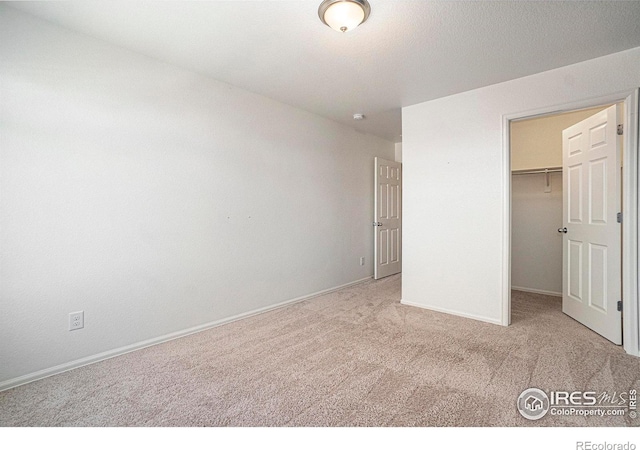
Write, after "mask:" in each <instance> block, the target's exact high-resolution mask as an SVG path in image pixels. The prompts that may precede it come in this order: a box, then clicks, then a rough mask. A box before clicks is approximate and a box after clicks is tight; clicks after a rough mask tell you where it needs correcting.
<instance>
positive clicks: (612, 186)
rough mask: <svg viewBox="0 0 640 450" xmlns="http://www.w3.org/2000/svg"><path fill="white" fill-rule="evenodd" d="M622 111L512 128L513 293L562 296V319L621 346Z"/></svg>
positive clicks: (600, 110)
mask: <svg viewBox="0 0 640 450" xmlns="http://www.w3.org/2000/svg"><path fill="white" fill-rule="evenodd" d="M622 107H623V105H622V104H620V105H617V106H616V105H605V106H603V107H597V108H590V109H586V110H580V111H572V112H565V113H562V114H553V115H549V116H544V117H536V118H532V119H521V120H516V121H512V122H511V129H510V136H511V165H512V174H513V176H512V181H511V193H512V195H511V221H512V231H511V278H512V289H513V290H515V291H524V292H533V293H538V294H544V295H551V296H557V297H561V298H562V305H563V312H565V314H567V315H568V316H570V317H572V318H574V319H575V320H577V321H578V322H580V323H582V324H583V325H585V326H587V327H588V328H590V329H592V330H593V331H595V332H597V333H599V334H601V335H602V336H604V337H606V338H607V339H609V340H610V341H612V342H613V343H615V344H618V345H619V344H621V343H622V317H621V314H620V312H619V311H617V304H616V303H617V301H618V300H619V299H620V297H621V295H620V290H621V283H622V280H621V273H620V271H621V266H622V259H621V255H620V244H621V236H620V229H621V225H620V224H618V223H616V214H617V213H618V212H620V211H621V208H622V205H621V204H620V189H619V186H620V180H621V177H622V173H621V172H620V171H619V170H618V167H619V163H620V161H619V156H620V154H621V152H620V149H621V146H620V144H621V142H620V140H621V138H619V137H618V136H617V135H616V125H617V123H618V118H617V116H618V115H620V114H616V113H617V112H618V110H620V111H621V108H622ZM607 121H608V122H607ZM607 123H608V127H607V126H606V125H607ZM603 125H604V128H603ZM587 147H588V148H587ZM567 164H568V165H567ZM563 165H564V167H563ZM607 180H610V182H609V183H606V181H607ZM569 205H570V206H569ZM567 227H568V228H567ZM567 233H568V234H567ZM605 278H606V279H605Z"/></svg>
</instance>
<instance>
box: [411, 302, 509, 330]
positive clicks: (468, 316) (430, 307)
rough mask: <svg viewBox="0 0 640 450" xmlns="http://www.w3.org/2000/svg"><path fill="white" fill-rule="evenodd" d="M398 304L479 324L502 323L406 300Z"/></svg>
mask: <svg viewBox="0 0 640 450" xmlns="http://www.w3.org/2000/svg"><path fill="white" fill-rule="evenodd" d="M400 303H401V304H403V305H407V306H415V307H417V308H422V309H428V310H429V311H436V312H440V313H445V314H451V315H454V316H459V317H464V318H467V319H473V320H479V321H480V322H487V323H491V324H493V325H501V326H502V322H501V321H500V320H499V319H492V318H491V317H486V316H478V315H475V314H469V313H464V312H460V311H455V310H452V309H447V308H436V307H433V306H425V305H421V304H418V303H413V302H408V301H406V300H400Z"/></svg>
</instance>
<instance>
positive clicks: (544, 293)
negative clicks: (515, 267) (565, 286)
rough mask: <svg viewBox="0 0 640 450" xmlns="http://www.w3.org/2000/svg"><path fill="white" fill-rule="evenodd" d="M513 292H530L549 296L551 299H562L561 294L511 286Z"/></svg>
mask: <svg viewBox="0 0 640 450" xmlns="http://www.w3.org/2000/svg"><path fill="white" fill-rule="evenodd" d="M511 289H512V290H514V291H522V292H531V293H532V294H542V295H551V296H553V297H562V292H554V291H545V290H542V289H532V288H524V287H520V286H511Z"/></svg>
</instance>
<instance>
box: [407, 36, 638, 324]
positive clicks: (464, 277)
mask: <svg viewBox="0 0 640 450" xmlns="http://www.w3.org/2000/svg"><path fill="white" fill-rule="evenodd" d="M638 86H640V48H635V49H631V50H628V51H624V52H620V53H616V54H611V55H607V56H604V57H601V58H597V59H594V60H590V61H585V62H582V63H578V64H574V65H571V66H567V67H563V68H560V69H556V70H552V71H548V72H544V73H540V74H536V75H532V76H529V77H525V78H520V79H517V80H512V81H509V82H505V83H500V84H496V85H493V86H488V87H485V88H481V89H476V90H473V91H469V92H464V93H461V94H457V95H453V96H449V97H445V98H440V99H437V100H433V101H429V102H425V103H421V104H418V105H414V106H409V107H406V108H403V111H402V122H403V126H402V144H403V165H404V220H403V225H404V229H403V239H404V246H403V258H404V261H403V279H402V285H403V286H402V301H403V302H404V303H408V304H414V305H418V306H422V307H425V308H431V309H436V310H443V311H448V312H451V313H454V314H460V315H465V316H469V317H474V318H478V319H481V320H485V321H489V322H494V323H504V317H505V315H504V314H503V311H502V305H503V291H502V286H503V279H502V277H503V272H504V270H503V269H504V267H503V262H504V258H503V253H504V252H506V249H505V248H503V236H504V234H505V233H506V232H507V230H504V229H503V223H504V220H503V212H504V210H505V203H506V202H507V201H508V196H507V191H508V183H506V182H505V180H504V176H503V175H504V173H505V172H506V171H507V170H508V169H506V167H505V166H504V165H503V152H504V151H506V149H505V147H506V145H504V146H503V144H504V143H503V117H504V116H505V115H506V116H512V115H516V114H519V113H522V115H523V116H525V115H531V114H532V112H534V111H536V110H542V109H547V108H549V109H550V110H551V109H552V108H554V107H556V106H557V107H558V108H559V107H561V106H562V105H564V104H568V103H572V104H573V106H575V107H578V106H588V103H589V102H593V103H592V104H596V102H598V101H599V97H605V96H610V95H611V94H614V93H620V97H621V98H622V97H623V93H626V91H630V90H631V89H634V88H636V87H638ZM609 101H610V99H609Z"/></svg>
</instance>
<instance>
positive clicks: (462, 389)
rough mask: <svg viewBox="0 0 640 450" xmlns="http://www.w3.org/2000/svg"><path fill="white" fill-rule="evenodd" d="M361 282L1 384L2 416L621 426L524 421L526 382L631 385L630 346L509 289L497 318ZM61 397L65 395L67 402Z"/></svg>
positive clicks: (47, 422) (96, 422) (45, 420)
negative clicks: (455, 311) (437, 308)
mask: <svg viewBox="0 0 640 450" xmlns="http://www.w3.org/2000/svg"><path fill="white" fill-rule="evenodd" d="M400 282H401V280H400V276H393V277H389V278H386V279H383V280H380V281H373V280H372V281H368V282H365V283H363V284H360V285H357V286H354V287H351V288H347V289H344V290H341V291H338V292H334V293H331V294H328V295H325V296H322V297H317V298H314V299H311V300H307V301H304V302H301V303H297V304H295V305H292V306H289V307H286V308H282V309H278V310H275V311H271V312H268V313H265V314H261V315H258V316H254V317H250V318H247V319H243V320H240V321H237V322H234V323H231V324H227V325H224V326H220V327H217V328H214V329H211V330H208V331H204V332H201V333H198V334H195V335H191V336H188V337H185V338H181V339H177V340H174V341H171V342H168V343H164V344H161V345H157V346H154V347H149V348H146V349H143V350H140V351H137V352H133V353H129V354H126V355H123V356H120V357H117V358H113V359H110V360H107V361H103V362H100V363H97V364H93V365H90V366H86V367H82V368H79V369H76V370H72V371H70V372H66V373H63V374H60V375H56V376H53V377H50V378H46V379H44V380H40V381H37V382H34V383H31V384H28V385H25V386H21V387H17V388H14V389H11V390H9V391H5V392H2V393H0V424H1V425H3V426H532V425H533V426H612V425H613V426H625V425H632V426H636V425H640V419H635V420H634V419H631V418H629V417H626V416H625V417H604V418H599V417H588V418H585V417H558V416H551V415H549V414H547V416H546V417H544V418H543V419H541V420H538V421H535V422H532V421H528V420H526V419H524V418H522V417H521V416H520V415H519V413H518V412H517V410H516V399H517V397H518V395H519V394H520V393H521V392H522V391H523V390H524V389H526V388H528V387H539V388H541V389H544V390H592V391H597V392H605V391H606V392H609V393H612V392H614V391H615V392H621V391H628V390H629V389H630V388H632V387H634V388H636V389H639V390H640V359H638V358H634V357H631V356H628V355H626V354H625V353H624V351H623V350H622V348H621V347H616V346H614V345H613V344H611V343H609V342H608V341H606V340H605V339H603V338H601V337H600V336H598V335H597V334H595V333H593V332H591V331H590V330H588V329H586V328H585V327H583V326H582V325H580V324H579V323H577V322H575V321H574V320H572V319H570V318H569V317H567V316H565V315H564V314H562V312H561V303H560V299H558V298H554V297H546V296H542V295H535V294H525V293H520V292H515V291H514V295H513V302H512V311H513V318H512V320H513V324H512V326H510V327H501V326H497V325H490V324H486V323H481V322H477V321H474V320H470V319H464V318H459V317H454V316H450V315H445V314H440V313H436V312H431V311H427V310H422V309H419V308H415V307H410V306H403V305H401V304H400V302H399V301H400ZM71 405H75V406H74V407H73V408H72V407H71Z"/></svg>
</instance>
